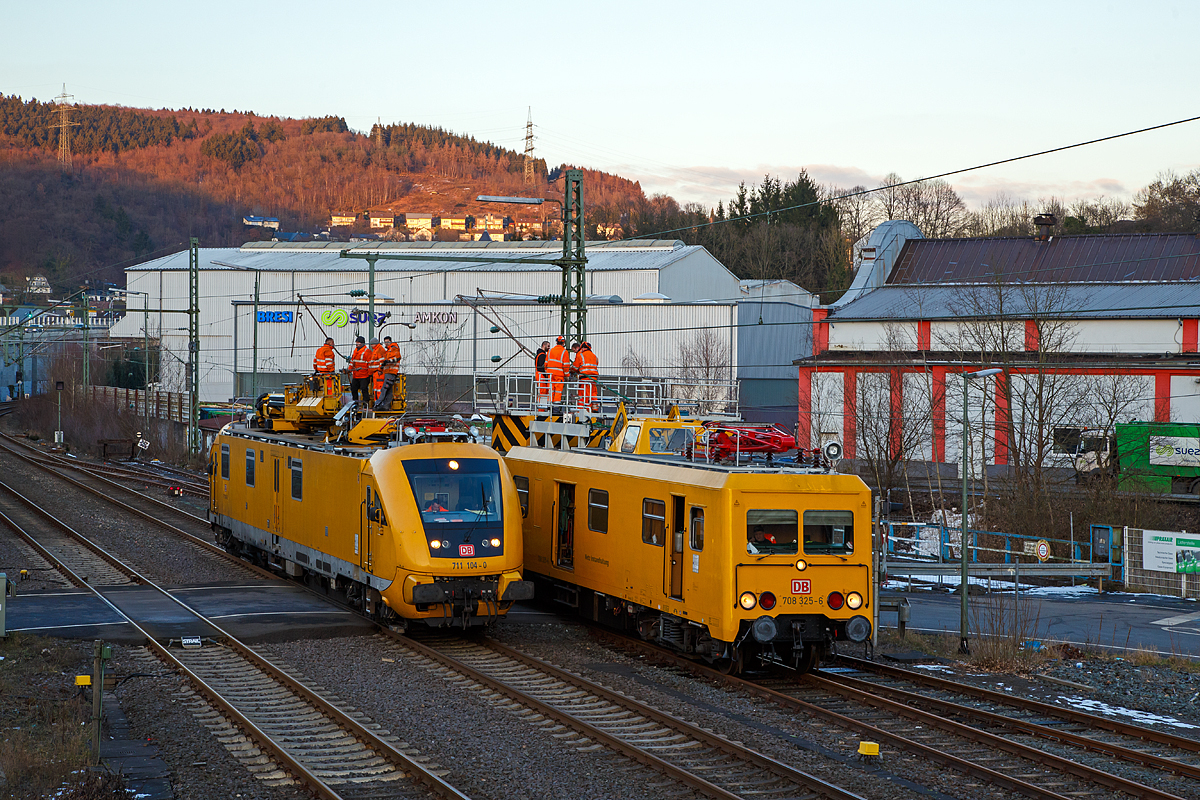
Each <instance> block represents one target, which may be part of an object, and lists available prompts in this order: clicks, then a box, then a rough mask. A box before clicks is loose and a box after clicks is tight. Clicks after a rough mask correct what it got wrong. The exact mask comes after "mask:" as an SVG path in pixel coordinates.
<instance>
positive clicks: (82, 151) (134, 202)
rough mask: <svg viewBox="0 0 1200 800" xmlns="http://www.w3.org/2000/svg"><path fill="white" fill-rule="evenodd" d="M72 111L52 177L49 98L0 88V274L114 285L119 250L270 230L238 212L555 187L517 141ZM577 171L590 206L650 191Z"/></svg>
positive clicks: (407, 202)
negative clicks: (527, 171)
mask: <svg viewBox="0 0 1200 800" xmlns="http://www.w3.org/2000/svg"><path fill="white" fill-rule="evenodd" d="M71 119H72V121H74V122H77V123H79V124H78V125H77V126H75V127H73V128H72V131H71V149H72V152H73V165H72V169H71V171H70V172H69V173H63V172H62V170H60V168H59V165H58V163H57V158H56V156H57V149H58V132H57V131H56V130H54V129H53V128H52V127H51V126H53V125H54V124H56V122H57V120H58V114H57V108H56V106H54V105H53V104H52V103H41V102H38V101H37V100H30V101H24V100H22V99H21V98H18V97H6V96H0V273H2V274H3V275H5V276H7V280H8V281H10V282H12V283H18V282H19V278H20V277H21V276H27V275H30V274H34V273H41V274H44V275H46V276H47V277H48V278H49V279H50V281H51V283H52V284H53V285H55V286H56V288H65V287H68V286H77V285H78V284H79V283H80V282H81V281H82V280H83V279H84V278H85V277H90V278H93V279H96V278H98V279H102V280H106V281H111V282H114V283H121V282H123V280H122V276H121V272H122V269H123V268H124V267H125V266H127V265H128V264H129V263H130V262H136V261H138V260H142V259H145V258H146V257H149V256H153V255H157V254H160V253H165V252H173V251H175V250H178V249H180V248H181V247H183V246H185V245H186V242H187V239H188V237H190V236H196V237H198V238H199V239H200V241H201V243H202V244H203V245H205V246H231V245H239V244H241V243H242V242H244V241H247V240H251V239H255V238H262V237H265V236H269V235H270V231H263V230H260V229H256V228H246V227H245V226H243V225H242V221H241V220H242V216H243V215H247V214H253V215H262V216H271V217H278V218H279V220H280V223H281V226H282V229H283V230H309V231H311V230H316V229H319V228H322V227H324V226H325V225H326V224H327V223H328V220H329V216H330V214H331V212H334V211H363V210H365V209H368V208H378V207H380V206H383V205H394V206H395V208H396V210H397V211H404V210H410V211H430V212H444V213H450V212H455V211H458V212H461V213H470V214H480V213H486V212H488V211H491V212H493V213H494V212H495V211H496V210H497V207H495V206H491V207H488V206H483V205H481V204H475V201H474V197H475V196H476V195H479V194H510V195H530V194H534V195H537V194H542V195H544V196H547V197H555V196H556V195H557V196H558V197H561V183H560V184H559V186H558V188H557V191H556V187H555V181H554V180H552V178H555V177H557V173H558V172H559V170H558V169H555V170H549V171H548V170H547V167H546V164H545V162H544V161H542V160H538V161H537V162H536V163H535V175H536V184H535V186H532V187H530V186H526V185H525V183H524V157H523V155H522V154H521V153H517V152H515V151H513V150H508V149H505V148H502V147H498V146H496V145H494V144H490V143H487V142H480V141H478V140H476V139H474V138H472V137H469V136H462V135H458V134H455V133H453V132H451V131H447V130H444V129H442V128H436V127H428V126H421V125H412V124H399V125H382V126H380V125H377V126H376V127H375V130H373V131H372V133H371V135H364V134H359V133H355V132H353V131H350V130H349V128H348V127H347V125H346V122H345V120H344V119H342V118H341V117H336V116H329V117H322V118H317V119H303V120H299V119H287V118H278V117H260V116H257V115H255V114H253V113H250V112H237V111H233V112H225V111H224V110H223V109H222V110H220V111H214V110H211V109H204V110H197V109H191V108H187V109H181V110H175V111H172V110H140V109H127V108H118V107H112V106H78V107H75V108H74V109H73V110H72V113H71ZM586 180H587V183H586V184H585V186H586V187H587V189H586V190H587V193H588V200H589V202H594V201H598V200H599V199H600V198H604V200H605V201H607V202H611V203H616V204H619V205H622V206H625V207H632V206H635V205H637V204H639V203H645V202H646V198H645V195H644V194H643V192H642V190H641V187H640V186H639V185H638V184H637V183H634V182H631V181H628V180H625V179H623V178H620V177H617V176H614V175H605V174H603V173H597V172H592V171H588V176H587V178H586ZM549 208H554V206H550V207H549ZM12 288H17V287H16V286H14V287H12Z"/></svg>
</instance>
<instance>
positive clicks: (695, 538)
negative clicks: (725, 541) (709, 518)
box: [688, 508, 704, 553]
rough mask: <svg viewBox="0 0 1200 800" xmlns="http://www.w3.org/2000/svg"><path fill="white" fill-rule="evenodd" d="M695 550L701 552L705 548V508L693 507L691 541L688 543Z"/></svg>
mask: <svg viewBox="0 0 1200 800" xmlns="http://www.w3.org/2000/svg"><path fill="white" fill-rule="evenodd" d="M688 544H689V545H690V546H691V548H692V551H693V552H696V553H699V552H700V551H701V550H703V549H704V509H703V508H693V509H692V524H691V541H690V542H689V543H688Z"/></svg>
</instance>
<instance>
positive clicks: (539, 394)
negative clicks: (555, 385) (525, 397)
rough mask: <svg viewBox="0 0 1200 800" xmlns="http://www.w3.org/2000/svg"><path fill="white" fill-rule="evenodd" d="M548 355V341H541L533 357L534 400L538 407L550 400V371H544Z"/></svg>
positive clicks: (543, 405)
mask: <svg viewBox="0 0 1200 800" xmlns="http://www.w3.org/2000/svg"><path fill="white" fill-rule="evenodd" d="M549 356H550V343H549V342H542V346H541V347H539V348H538V351H537V354H536V355H534V357H533V369H534V376H533V377H534V386H535V387H536V388H535V400H536V402H537V406H538V408H544V407H545V406H546V404H547V403H549V402H550V373H549V372H547V371H546V359H547V358H548V357H549Z"/></svg>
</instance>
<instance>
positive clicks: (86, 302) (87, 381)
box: [83, 286, 92, 392]
mask: <svg viewBox="0 0 1200 800" xmlns="http://www.w3.org/2000/svg"><path fill="white" fill-rule="evenodd" d="M91 307H92V302H91V299H90V298H89V297H88V289H87V287H86V286H85V287H83V390H84V391H85V392H86V391H87V387H88V386H90V385H91V383H92V381H91V378H92V350H91V342H90V341H89V340H88V330H89V329H90V327H91V326H90V325H89V323H90V322H91V320H90V319H89V317H90V316H91Z"/></svg>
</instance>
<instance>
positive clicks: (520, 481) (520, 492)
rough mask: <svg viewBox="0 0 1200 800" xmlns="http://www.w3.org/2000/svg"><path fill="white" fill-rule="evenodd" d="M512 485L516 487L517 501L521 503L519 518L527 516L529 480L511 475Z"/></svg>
mask: <svg viewBox="0 0 1200 800" xmlns="http://www.w3.org/2000/svg"><path fill="white" fill-rule="evenodd" d="M513 483H515V484H516V485H517V500H519V501H520V502H521V516H523V517H528V516H529V478H526V477H524V476H522V475H513Z"/></svg>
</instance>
